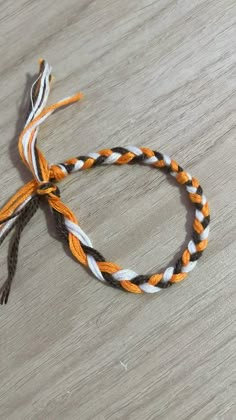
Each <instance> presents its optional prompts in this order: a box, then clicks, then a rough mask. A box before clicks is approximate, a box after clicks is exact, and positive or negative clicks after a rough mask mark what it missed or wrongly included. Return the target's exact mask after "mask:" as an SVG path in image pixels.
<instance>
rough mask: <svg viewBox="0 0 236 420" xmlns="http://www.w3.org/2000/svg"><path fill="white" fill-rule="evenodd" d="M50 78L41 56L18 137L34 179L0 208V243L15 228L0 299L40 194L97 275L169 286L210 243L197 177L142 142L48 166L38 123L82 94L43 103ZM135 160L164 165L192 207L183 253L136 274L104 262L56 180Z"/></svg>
mask: <svg viewBox="0 0 236 420" xmlns="http://www.w3.org/2000/svg"><path fill="white" fill-rule="evenodd" d="M51 79H52V77H51V67H50V66H49V65H48V63H46V62H45V61H44V60H40V69H39V75H38V77H37V79H36V81H35V82H34V84H33V86H32V89H31V104H30V109H29V112H28V114H27V119H26V124H25V127H24V129H23V131H22V133H21V135H20V137H19V142H18V148H19V153H20V156H21V159H22V161H23V162H24V163H25V165H26V166H27V167H28V168H29V170H30V171H31V172H32V174H33V180H32V181H30V182H29V183H27V184H26V185H25V186H23V187H22V188H21V189H20V190H19V191H18V192H17V193H16V194H15V195H14V196H13V197H12V199H10V200H9V202H8V203H7V204H6V205H5V206H4V207H3V209H2V210H1V211H0V245H1V243H2V242H3V240H4V239H5V238H6V236H7V235H8V234H9V233H10V232H11V231H12V230H13V229H15V233H14V236H13V242H12V245H11V247H10V251H9V257H8V279H7V280H6V282H5V283H4V285H3V287H2V289H1V293H0V295H1V298H0V303H1V304H3V303H7V300H8V296H9V292H10V288H11V283H12V279H13V277H14V274H15V271H16V264H17V255H18V247H19V241H20V237H21V233H22V231H23V229H24V228H25V226H26V224H27V223H28V222H29V220H30V219H31V218H32V216H33V214H34V213H35V212H36V211H37V208H38V205H39V200H40V198H43V197H44V198H45V199H46V200H47V202H48V204H49V206H50V207H51V209H52V213H53V216H54V220H55V224H56V229H57V232H58V235H59V237H60V238H61V239H62V240H63V241H65V243H66V244H67V246H68V247H69V249H70V251H71V253H72V254H73V256H74V257H75V258H76V259H77V260H78V261H79V262H80V263H81V264H83V265H84V266H85V267H87V268H88V269H90V270H91V272H92V273H93V274H94V276H95V277H96V278H97V279H98V280H100V281H102V282H105V283H108V284H109V285H112V286H115V287H119V288H121V289H125V290H127V291H129V292H133V293H143V292H146V293H156V292H159V291H161V290H162V289H163V288H168V287H170V286H171V285H172V284H173V283H177V282H180V281H182V280H184V279H185V278H186V276H187V274H188V273H189V272H190V271H191V270H192V269H193V268H194V267H195V266H196V264H197V261H198V259H199V258H200V257H201V255H202V253H203V251H204V249H205V248H206V247H207V244H208V235H209V223H210V215H209V206H208V203H207V200H206V197H205V195H204V194H203V190H202V188H201V186H200V184H199V181H198V180H197V179H196V178H194V177H191V175H190V174H189V173H188V172H185V171H184V170H183V168H182V167H181V166H179V165H178V164H177V162H175V161H174V160H172V159H171V158H170V157H168V156H167V155H165V154H162V153H160V152H156V151H153V150H150V149H148V148H146V147H140V148H138V147H135V146H127V147H114V148H112V149H103V150H101V151H99V152H98V153H90V154H88V155H87V156H79V157H77V158H72V159H68V160H67V161H65V162H63V163H59V164H56V165H51V166H50V165H49V164H48V162H47V160H46V158H45V157H44V155H43V153H42V152H41V150H40V149H39V148H38V146H37V135H38V130H39V126H40V124H41V123H42V122H44V121H45V119H46V118H48V116H49V115H51V114H52V113H53V112H54V111H55V110H57V109H59V108H61V107H64V106H66V105H69V104H71V103H73V102H76V101H78V100H80V99H81V98H82V94H81V93H77V94H76V95H74V96H71V97H69V98H66V99H63V100H62V101H59V102H57V103H56V104H54V105H51V106H49V107H46V102H47V99H48V95H49V90H50V83H51ZM134 163H138V164H142V165H149V166H151V167H153V168H159V169H162V170H163V169H165V170H166V172H168V173H170V175H172V176H173V177H174V178H175V179H176V181H177V183H179V184H181V185H184V186H185V188H186V190H187V193H188V196H189V198H190V200H191V202H192V203H193V205H194V206H195V218H194V221H193V234H192V239H191V240H190V241H189V243H188V245H187V247H186V249H185V250H184V252H183V254H182V256H181V258H179V259H178V260H177V261H176V263H175V265H174V266H171V267H168V268H166V269H165V271H164V272H163V273H156V274H147V275H138V274H137V273H136V272H134V271H132V270H129V269H122V268H121V267H120V266H119V265H117V264H115V263H112V262H109V261H106V259H105V258H104V256H103V255H101V254H100V252H99V251H97V250H96V249H95V248H94V247H93V245H92V242H91V240H90V239H89V238H88V236H87V235H86V233H85V232H84V231H83V230H82V229H81V227H80V226H79V224H78V221H77V219H76V217H75V215H74V214H73V212H72V211H71V210H70V209H69V207H67V206H66V205H65V204H64V203H63V202H62V200H61V197H60V191H59V188H58V187H57V185H56V184H55V183H56V182H59V181H60V180H61V179H63V178H65V177H66V176H67V175H69V174H71V173H74V172H77V171H81V170H84V169H89V168H92V167H96V166H98V165H111V164H116V165H124V164H134Z"/></svg>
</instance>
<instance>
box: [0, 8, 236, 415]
mask: <svg viewBox="0 0 236 420" xmlns="http://www.w3.org/2000/svg"><path fill="white" fill-rule="evenodd" d="M0 6H1V9H0V50H1V64H0V76H1V77H0V97H1V101H0V115H1V122H0V127H1V138H0V144H1V156H0V164H1V181H0V185H1V203H2V204H3V203H4V202H5V201H6V200H7V199H8V198H9V197H10V196H11V195H12V194H13V193H14V192H15V191H16V189H17V188H19V187H20V186H21V185H22V183H23V182H26V180H28V179H30V174H29V173H28V172H27V170H26V169H25V168H24V167H23V165H22V163H21V162H20V160H19V156H18V152H17V136H18V135H19V133H20V131H21V129H22V126H23V121H24V116H25V103H26V102H27V100H28V92H29V86H30V83H31V82H32V80H33V77H34V76H35V73H36V72H37V60H38V58H39V57H41V56H43V57H45V58H46V59H47V60H48V61H49V62H50V63H51V64H52V66H53V68H54V73H55V77H56V80H55V83H54V87H53V90H52V94H51V99H50V100H51V103H52V102H53V101H54V100H58V99H61V98H63V97H64V96H67V95H70V94H72V93H74V92H75V91H77V90H78V89H80V90H82V91H83V92H84V93H85V95H86V98H85V100H84V101H83V102H82V103H81V104H79V105H74V106H72V107H70V108H68V109H66V110H64V111H61V112H59V113H57V114H56V115H55V116H52V117H51V119H49V121H47V122H46V123H45V125H44V126H43V128H42V129H41V132H40V145H41V147H42V149H43V151H44V152H45V154H46V156H47V157H48V159H49V161H50V162H58V161H60V160H63V159H65V158H68V157H71V156H78V155H79V154H86V153H88V152H92V151H97V150H99V149H100V148H104V147H112V146H118V145H121V146H122V145H127V144H134V145H137V146H141V145H146V146H148V147H150V148H153V149H155V150H160V151H162V152H164V153H166V154H169V155H170V156H171V157H174V158H175V159H176V160H177V161H178V162H179V163H180V164H181V165H182V166H183V167H184V168H186V170H188V171H189V172H190V173H191V174H192V175H195V176H196V177H198V178H199V179H200V181H201V184H202V186H203V188H204V192H205V194H206V195H207V197H208V198H209V201H210V204H211V209H212V223H211V237H210V239H211V241H210V246H209V248H208V249H207V251H206V253H205V255H204V256H203V258H202V259H201V261H200V262H199V264H198V267H197V268H196V269H195V270H194V271H193V272H192V274H191V275H190V276H189V278H188V280H186V282H183V283H181V284H179V285H176V286H175V287H172V288H171V289H169V290H168V291H164V292H163V293H161V294H160V295H159V296H153V295H151V296H149V295H142V296H134V295H130V294H128V293H127V294H126V293H122V292H119V291H117V290H115V289H114V290H113V289H112V288H108V287H105V286H103V285H102V284H100V283H99V282H98V281H96V280H95V279H94V278H93V277H91V275H90V274H88V273H87V272H86V271H85V270H84V269H83V267H81V266H79V265H78V264H77V263H76V262H75V261H74V260H73V259H72V258H70V257H69V254H68V252H65V250H64V249H63V247H62V245H61V243H60V242H59V241H57V240H56V234H55V231H54V226H53V222H52V220H51V218H50V214H49V212H48V209H47V208H46V206H42V208H41V209H40V211H39V212H38V214H37V215H36V216H35V217H34V218H33V220H32V221H31V222H30V224H29V226H28V227H27V229H26V231H25V232H24V235H23V238H22V243H21V250H20V260H19V267H18V271H17V276H16V279H15V281H14V285H13V288H12V294H11V296H10V301H9V304H8V305H7V306H6V307H2V308H1V318H0V325H1V347H0V360H1V363H0V377H1V386H0V407H1V411H0V412H1V414H0V418H1V419H4V420H5V419H7V420H23V419H24V420H29V419H32V420H45V419H49V420H54V419H55V420H64V419H69V420H74V419H75V420H77V419H79V420H80V419H82V420H90V419H91V420H93V419H95V420H117V419H124V420H133V419H134V420H146V419H153V420H154V419H164V420H170V419H174V420H183V419H186V420H187V419H194V420H201V419H207V420H208V419H210V420H211V419H221V420H222V419H223V420H233V419H236V406H235V402H236V401H235V395H236V371H235V351H236V340H235V333H236V328H235V304H236V288H235V271H236V241H235V237H236V223H235V210H236V201H235V163H236V158H235V156H236V142H235V136H236V124H235V106H236V52H235V51H236V48H235V46H236V45H235V42H236V3H235V0H191V1H188V0H179V1H177V0H158V1H153V0H140V1H135V0H129V1H126V2H124V1H122V0H116V1H114V0H113V1H111V0H97V1H95V0H90V1H89V0H80V1H77V0H62V1H60V2H59V1H58V2H48V1H46V0H41V1H34V0H18V1H17V2H16V1H14V0H8V1H1V2H0ZM61 192H62V197H63V200H64V201H65V202H66V203H68V204H69V205H70V206H71V208H72V209H73V210H74V211H75V212H76V214H78V217H79V220H80V222H81V225H82V227H83V228H84V229H85V231H86V233H87V234H88V235H89V236H90V237H91V239H92V240H93V243H94V244H95V246H96V248H97V249H98V250H100V251H101V252H102V253H103V254H104V255H105V256H106V257H107V259H108V260H109V259H110V260H112V261H116V262H118V263H120V264H121V265H122V266H123V267H126V268H131V269H134V270H137V272H139V273H146V272H153V271H154V270H160V269H162V268H163V267H165V266H166V265H167V264H168V262H170V261H173V258H174V259H176V257H177V256H178V255H179V254H180V252H181V250H182V249H183V246H184V243H186V241H187V239H188V238H189V237H190V233H191V223H192V215H193V213H192V210H191V207H190V206H189V204H188V201H187V198H186V195H185V193H184V192H180V191H179V189H178V188H176V187H175V185H174V183H173V182H172V181H169V180H168V179H166V178H165V177H164V175H163V174H161V173H160V172H158V171H154V170H151V169H148V168H143V167H136V166H133V167H122V168H121V167H106V168H105V167H104V168H97V169H94V170H91V171H88V172H86V173H82V174H75V175H73V176H71V177H70V178H67V180H65V181H64V182H63V183H62V185H61ZM6 254H7V246H6V245H4V247H2V249H1V254H0V262H1V267H2V268H1V280H2V281H3V280H4V278H5V275H6Z"/></svg>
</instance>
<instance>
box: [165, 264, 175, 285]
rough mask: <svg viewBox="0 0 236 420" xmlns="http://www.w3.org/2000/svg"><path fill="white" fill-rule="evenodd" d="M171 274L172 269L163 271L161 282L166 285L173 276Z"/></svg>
mask: <svg viewBox="0 0 236 420" xmlns="http://www.w3.org/2000/svg"><path fill="white" fill-rule="evenodd" d="M173 273H174V267H168V268H167V269H166V270H165V271H164V274H163V279H162V280H163V282H164V283H166V282H168V281H169V280H170V279H171V277H172V276H173Z"/></svg>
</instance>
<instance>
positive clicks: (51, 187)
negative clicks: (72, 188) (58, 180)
mask: <svg viewBox="0 0 236 420" xmlns="http://www.w3.org/2000/svg"><path fill="white" fill-rule="evenodd" d="M36 193H37V194H38V195H41V196H43V195H50V194H54V195H56V196H57V197H60V190H59V188H58V187H57V186H56V185H55V184H53V183H52V182H49V181H45V182H41V183H40V184H39V185H38V187H37V190H36Z"/></svg>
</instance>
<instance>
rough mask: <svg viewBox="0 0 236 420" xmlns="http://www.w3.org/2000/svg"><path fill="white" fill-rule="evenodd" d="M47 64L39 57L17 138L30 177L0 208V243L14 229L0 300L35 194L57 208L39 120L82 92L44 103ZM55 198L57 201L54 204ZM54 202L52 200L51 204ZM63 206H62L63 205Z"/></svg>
mask: <svg viewBox="0 0 236 420" xmlns="http://www.w3.org/2000/svg"><path fill="white" fill-rule="evenodd" d="M51 70H52V69H51V67H50V66H49V64H48V63H46V62H45V61H44V60H40V61H39V75H38V77H37V79H36V81H35V82H34V83H33V85H32V88H31V95H30V99H31V101H30V107H29V112H28V115H27V118H26V123H25V126H24V129H23V131H22V133H21V134H20V137H19V141H18V149H19V153H20V157H21V159H22V161H23V162H24V164H25V165H26V166H27V167H28V168H29V170H30V171H31V172H32V174H33V176H34V178H33V180H32V181H30V182H28V183H27V184H26V185H25V186H23V187H22V188H21V189H20V190H19V191H18V192H17V193H16V194H15V195H14V196H13V197H12V198H11V199H10V200H9V202H8V203H7V204H6V205H5V206H4V207H3V208H2V210H1V211H0V245H1V244H2V243H3V241H4V239H5V238H6V237H7V236H8V235H9V234H10V232H11V231H12V230H14V233H13V237H12V240H11V242H10V246H9V253H8V277H7V279H6V281H5V282H4V284H3V285H2V287H1V289H0V303H1V304H4V303H5V304H6V303H7V301H8V297H9V293H10V289H11V284H12V280H13V278H14V275H15V271H16V266H17V260H18V248H19V242H20V238H21V233H22V231H23V229H24V228H25V226H26V225H27V223H28V222H29V221H30V219H31V218H32V217H33V215H34V214H35V213H36V211H37V209H38V207H39V198H40V197H41V196H45V197H47V198H48V202H49V204H50V205H51V206H52V207H53V205H55V206H56V207H57V208H58V209H60V192H59V189H58V187H57V186H56V185H54V184H53V183H52V182H51V179H53V180H54V181H59V180H60V179H62V178H63V177H64V175H63V174H62V173H61V171H60V170H56V169H55V171H53V170H52V169H51V168H50V167H49V164H48V162H47V160H46V159H45V157H44V155H43V153H42V152H41V151H40V149H39V148H38V146H37V135H38V130H39V126H40V124H42V122H43V121H45V120H46V119H47V118H48V117H49V115H51V114H52V113H53V112H54V111H56V110H57V109H59V108H62V107H64V106H66V105H70V104H72V103H74V102H77V101H79V100H80V99H81V98H82V97H83V95H82V93H77V94H76V95H74V96H71V97H69V98H65V99H63V100H61V101H59V102H57V103H55V104H53V105H51V106H49V107H46V103H47V99H48V96H49V92H50V84H51V79H52V75H51ZM56 202H57V204H56ZM53 203H54V204H53ZM63 208H64V207H63Z"/></svg>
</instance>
